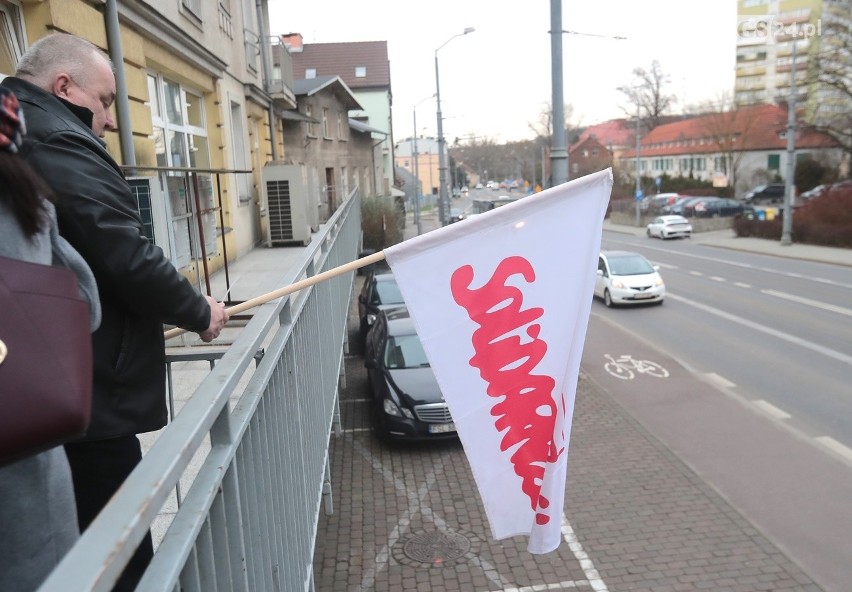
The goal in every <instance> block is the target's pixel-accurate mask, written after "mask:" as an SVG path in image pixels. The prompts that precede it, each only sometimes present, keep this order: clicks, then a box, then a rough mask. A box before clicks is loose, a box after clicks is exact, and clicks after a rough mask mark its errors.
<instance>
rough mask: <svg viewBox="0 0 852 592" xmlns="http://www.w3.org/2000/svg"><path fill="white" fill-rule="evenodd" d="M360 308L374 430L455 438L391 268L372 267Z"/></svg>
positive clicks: (396, 436) (384, 435) (395, 436)
mask: <svg viewBox="0 0 852 592" xmlns="http://www.w3.org/2000/svg"><path fill="white" fill-rule="evenodd" d="M358 314H359V317H360V325H359V327H360V338H361V341H362V343H363V344H364V366H365V367H366V369H367V376H368V381H369V386H370V393H371V396H372V401H371V415H372V423H373V429H374V431H375V433H376V436H377V437H378V438H379V439H381V440H432V439H436V438H438V439H440V438H457V437H458V434H457V433H456V427H455V423H454V422H453V418H452V417H451V416H450V410H449V407H447V403H446V402H445V401H444V397H443V395H442V393H441V389H440V387H439V386H438V380H437V378H436V377H435V374H434V373H433V372H432V367H431V366H430V365H429V360H428V359H426V352H425V351H424V350H423V345H422V344H421V342H420V338H419V337H418V336H417V332H416V331H415V329H414V323H413V322H412V320H411V317H410V316H409V313H408V309H407V308H406V306H405V302H404V301H403V299H402V293H401V292H400V290H399V286H398V285H397V282H396V279H395V278H394V276H393V273H392V272H391V271H390V270H388V269H382V268H379V269H376V270H375V271H373V272H371V273H370V274H369V275H368V277H367V278H366V279H365V281H364V285H363V287H362V289H361V293H360V294H359V296H358Z"/></svg>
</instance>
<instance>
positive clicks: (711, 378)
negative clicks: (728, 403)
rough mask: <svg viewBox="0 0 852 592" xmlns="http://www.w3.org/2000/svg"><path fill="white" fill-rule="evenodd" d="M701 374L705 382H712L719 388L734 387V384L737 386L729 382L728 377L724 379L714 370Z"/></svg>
mask: <svg viewBox="0 0 852 592" xmlns="http://www.w3.org/2000/svg"><path fill="white" fill-rule="evenodd" d="M703 376H704V379H705V380H706V381H707V382H709V383H710V384H714V385H716V386H718V387H721V388H734V387H735V386H737V385H735V384H734V383H733V382H731V381H730V380H728V379H726V378H724V377H722V376H719V375H718V374H716V373H715V372H707V373H705V374H704V375H703Z"/></svg>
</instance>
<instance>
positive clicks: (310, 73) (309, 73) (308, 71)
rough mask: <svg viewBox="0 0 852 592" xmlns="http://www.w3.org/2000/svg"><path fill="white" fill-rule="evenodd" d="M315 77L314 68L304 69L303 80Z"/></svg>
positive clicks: (315, 70) (315, 71)
mask: <svg viewBox="0 0 852 592" xmlns="http://www.w3.org/2000/svg"><path fill="white" fill-rule="evenodd" d="M316 77H317V69H316V68H305V80H312V79H314V78H316Z"/></svg>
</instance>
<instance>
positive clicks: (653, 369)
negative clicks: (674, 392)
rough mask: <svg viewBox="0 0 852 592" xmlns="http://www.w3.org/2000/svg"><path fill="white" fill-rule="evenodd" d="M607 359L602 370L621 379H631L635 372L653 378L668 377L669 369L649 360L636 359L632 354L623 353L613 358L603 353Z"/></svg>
mask: <svg viewBox="0 0 852 592" xmlns="http://www.w3.org/2000/svg"><path fill="white" fill-rule="evenodd" d="M604 357H605V358H607V359H608V360H609V361H608V362H607V363H606V364H604V370H606V371H607V372H609V373H610V374H611V375H613V376H615V377H616V378H619V379H621V380H632V379H633V378H635V376H636V374H647V375H648V376H653V377H655V378H668V376H669V371H668V370H666V369H665V368H663V367H662V366H660V365H659V364H657V363H656V362H652V361H650V360H636V359H634V358H633V356H630V355H628V354H624V355H622V356H620V357H619V358H614V357H612V356H611V355H609V354H604Z"/></svg>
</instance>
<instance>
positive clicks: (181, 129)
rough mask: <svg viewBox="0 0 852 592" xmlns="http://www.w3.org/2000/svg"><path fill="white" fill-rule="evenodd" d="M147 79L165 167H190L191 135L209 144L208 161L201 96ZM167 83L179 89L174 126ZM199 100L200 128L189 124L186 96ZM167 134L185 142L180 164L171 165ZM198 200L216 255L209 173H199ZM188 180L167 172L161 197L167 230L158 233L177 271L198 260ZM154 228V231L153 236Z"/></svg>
mask: <svg viewBox="0 0 852 592" xmlns="http://www.w3.org/2000/svg"><path fill="white" fill-rule="evenodd" d="M147 76H148V80H152V79H153V81H154V88H155V92H156V93H157V96H156V97H149V101H157V102H158V105H159V111H160V113H159V114H156V115H155V114H154V113H153V112H152V113H151V123H152V125H153V127H154V129H155V130H162V132H163V140H164V142H165V143H166V152H165V153H166V166H170V167H174V166H180V167H189V166H190V164H189V162H190V149H191V148H190V144H191V142H190V141H189V138H190V137H191V136H199V137H203V138H205V139H206V140H207V143H208V146H207V148H208V158H209V148H210V146H209V140H210V138H209V135H208V133H207V113H206V110H205V108H204V107H205V105H204V94H203V93H202V92H200V91H197V90H195V89H192V88H189V87H186V86H184V85H183V84H180V83H179V82H177V81H175V80H172V79H169V78H167V77H166V76H163V75H162V74H161V73H159V72H156V71H152V70H149V71H148V72H147ZM166 83H169V84H172V85H174V86H176V87H177V88H178V93H179V95H178V96H179V103H180V104H179V112H180V119H181V122H182V123H173V122H170V121H168V114H167V106H166V93H165V87H166ZM188 96H189V97H190V98H193V99H194V100H197V101H198V105H199V109H200V115H201V122H200V123H201V125H200V126H197V125H190V124H189V109H188V106H189V104H190V101H189V100H188V98H187V97H188ZM170 132H171V133H180V134H183V135H184V137H185V138H186V140H185V141H184V143H183V146H182V149H183V150H182V152H183V153H182V154H180V155H179V156H180V157H181V158H182V160H183V162H179V163H176V162H174V159H173V156H172V151H171V149H170V146H169V143H170ZM199 164H200V166H199V168H202V169H206V168H209V167H210V162H209V160H208V161H207V162H205V163H199ZM198 181H199V190H200V195H199V201H200V202H201V209H202V210H203V211H205V212H206V213H204V214H202V221H203V227H204V242H205V247H206V253H207V256H208V257H209V256H211V255H215V254H216V253H217V251H218V235H217V221H216V211H215V208H216V206H217V205H218V204H216V203H215V200H214V197H213V181H212V176H211V175H210V174H204V173H202V174H199V175H198ZM188 184H189V177H188V176H186V175H185V174H184V173H168V174H167V175H166V186H165V187H164V188H163V189H164V191H165V193H166V196H165V198H164V200H163V201H164V208H165V210H166V229H163V230H165V233H164V232H160V233H159V234H160V236H168V237H169V244H170V245H171V249H170V258H171V260H172V262H173V263H174V265H175V266H176V267H177V268H178V269H182V268H184V267H186V266H187V265H189V264H190V263H191V261H192V260H193V259H196V260H198V259H200V258H201V252H200V250H199V249H198V248H197V242H198V240H197V233H198V227H197V223H196V222H195V217H194V210H195V203H194V201H193V200H190V199H189V197H190V192H191V191H194V188H190V187H188ZM156 233H157V229H155V234H156Z"/></svg>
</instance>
